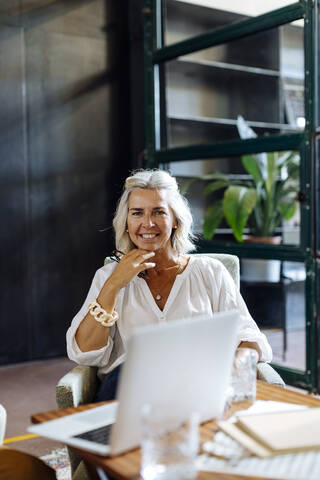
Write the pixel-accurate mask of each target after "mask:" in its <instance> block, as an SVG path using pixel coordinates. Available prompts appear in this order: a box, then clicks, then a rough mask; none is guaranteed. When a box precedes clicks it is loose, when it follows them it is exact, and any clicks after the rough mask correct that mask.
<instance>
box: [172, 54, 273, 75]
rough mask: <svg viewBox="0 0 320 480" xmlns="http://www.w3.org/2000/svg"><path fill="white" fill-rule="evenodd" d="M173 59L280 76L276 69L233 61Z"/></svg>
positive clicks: (205, 65)
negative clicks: (239, 63)
mask: <svg viewBox="0 0 320 480" xmlns="http://www.w3.org/2000/svg"><path fill="white" fill-rule="evenodd" d="M173 61H174V62H177V63H188V64H190V65H192V64H193V65H197V66H200V65H202V66H204V67H209V68H221V69H223V70H233V71H235V72H244V73H251V74H253V75H267V76H271V77H279V76H280V72H279V71H278V70H270V69H267V68H260V67H250V66H247V65H237V64H235V63H227V62H218V61H214V60H200V59H197V58H186V57H178V58H177V59H176V60H173Z"/></svg>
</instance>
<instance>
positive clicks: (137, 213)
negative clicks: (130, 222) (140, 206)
mask: <svg viewBox="0 0 320 480" xmlns="http://www.w3.org/2000/svg"><path fill="white" fill-rule="evenodd" d="M132 215H133V216H134V217H138V216H139V215H141V212H132Z"/></svg>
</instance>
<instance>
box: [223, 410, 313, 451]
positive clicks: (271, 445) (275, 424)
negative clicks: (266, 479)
mask: <svg viewBox="0 0 320 480" xmlns="http://www.w3.org/2000/svg"><path fill="white" fill-rule="evenodd" d="M219 427H220V429H221V430H222V431H223V432H225V433H226V434H228V435H229V436H230V437H232V438H233V439H234V440H237V441H238V442H239V443H240V444H241V445H243V446H244V447H246V448H247V449H248V450H249V451H250V452H251V453H253V454H255V455H257V456H258V457H261V458H267V457H271V456H273V455H280V454H285V453H295V452H301V451H305V450H318V449H319V450H320V408H308V409H306V410H296V411H287V412H277V413H264V414H256V415H247V416H242V417H239V418H238V419H237V421H236V422H235V423H231V422H219Z"/></svg>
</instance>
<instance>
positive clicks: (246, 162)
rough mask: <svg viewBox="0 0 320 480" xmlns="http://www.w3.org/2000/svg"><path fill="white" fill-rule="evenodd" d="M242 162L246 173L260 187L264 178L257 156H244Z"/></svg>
mask: <svg viewBox="0 0 320 480" xmlns="http://www.w3.org/2000/svg"><path fill="white" fill-rule="evenodd" d="M241 161H242V165H243V166H244V168H245V169H246V171H247V172H248V173H249V175H251V176H252V178H253V181H254V183H255V185H259V183H261V182H262V181H263V178H262V174H261V170H260V168H259V163H258V162H257V159H256V157H255V155H243V156H242V157H241Z"/></svg>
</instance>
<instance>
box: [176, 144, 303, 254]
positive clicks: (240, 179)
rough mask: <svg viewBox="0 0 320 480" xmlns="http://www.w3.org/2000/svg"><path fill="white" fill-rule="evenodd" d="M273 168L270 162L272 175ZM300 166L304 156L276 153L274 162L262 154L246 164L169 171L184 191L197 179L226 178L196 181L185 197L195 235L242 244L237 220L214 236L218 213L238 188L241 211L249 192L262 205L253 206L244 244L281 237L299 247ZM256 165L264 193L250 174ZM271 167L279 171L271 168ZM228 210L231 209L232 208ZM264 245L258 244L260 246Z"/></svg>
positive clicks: (223, 162) (190, 165) (181, 165)
mask: <svg viewBox="0 0 320 480" xmlns="http://www.w3.org/2000/svg"><path fill="white" fill-rule="evenodd" d="M268 162H270V163H269V167H270V168H269V169H267V164H268ZM299 163H300V157H299V154H298V152H272V153H269V154H268V157H267V155H266V154H260V156H258V157H257V156H256V155H248V156H246V158H240V157H232V158H219V159H211V160H202V161H201V160H195V161H190V162H189V161H186V162H171V163H170V164H169V168H170V171H171V172H172V174H173V175H175V176H177V177H178V178H179V183H180V186H182V187H183V188H185V187H187V185H188V183H189V182H190V179H192V178H195V177H201V176H203V175H208V174H217V173H220V174H224V175H225V177H222V178H212V179H208V177H205V178H201V179H199V178H198V179H195V181H194V182H193V183H191V185H190V186H189V187H188V188H187V190H186V193H185V195H186V197H187V198H188V200H189V203H190V206H191V210H192V213H193V218H194V222H195V230H196V232H197V233H199V234H201V233H202V234H203V235H204V236H205V238H206V239H207V240H211V239H213V241H215V240H216V241H236V239H238V241H241V239H239V238H238V237H237V233H236V232H237V227H235V226H234V225H232V220H231V221H228V222H227V220H226V216H223V218H222V220H221V222H220V223H218V226H217V228H216V230H214V224H215V219H216V217H215V213H216V212H218V211H219V209H220V208H221V202H222V201H226V198H227V196H228V195H229V194H230V191H228V188H229V187H236V191H237V193H233V194H232V195H233V196H234V197H233V199H234V201H235V205H236V207H237V208H239V206H240V202H241V199H242V198H243V197H242V195H243V194H244V192H248V195H254V197H255V202H256V203H255V202H254V200H253V203H252V208H253V209H252V211H251V213H250V212H248V214H249V213H250V214H249V218H248V220H247V223H246V224H245V227H244V230H243V232H242V233H243V235H244V236H243V240H245V241H250V240H251V241H252V239H251V237H250V238H247V236H252V235H254V236H255V237H270V238H273V239H274V237H277V238H276V240H277V242H279V243H283V244H291V245H298V244H299V243H300V204H299V203H298V202H297V193H298V191H299ZM255 165H256V166H258V169H259V171H260V172H261V173H260V174H261V177H263V178H265V181H263V182H262V183H261V185H260V183H259V187H256V184H255V182H254V179H253V177H252V175H251V173H250V171H252V167H253V166H255ZM271 165H274V166H273V167H271ZM265 175H267V177H265ZM221 181H222V183H221ZM217 182H218V183H217ZM219 182H220V183H219ZM266 183H268V185H269V183H270V190H267V187H266ZM218 187H219V188H218ZM240 187H241V188H242V190H241V192H240V190H239V189H240ZM268 188H269V187H268ZM248 189H250V192H251V193H250V192H249V191H248ZM237 195H238V196H237ZM229 198H230V197H229ZM266 199H267V201H266ZM231 203H232V202H231ZM225 205H227V204H225ZM224 208H225V209H227V207H226V206H224ZM236 215H238V213H236ZM205 218H206V221H205ZM259 240H260V239H258V238H255V239H253V241H254V242H257V241H259ZM274 240H275V239H274ZM265 242H266V240H263V243H265Z"/></svg>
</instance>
